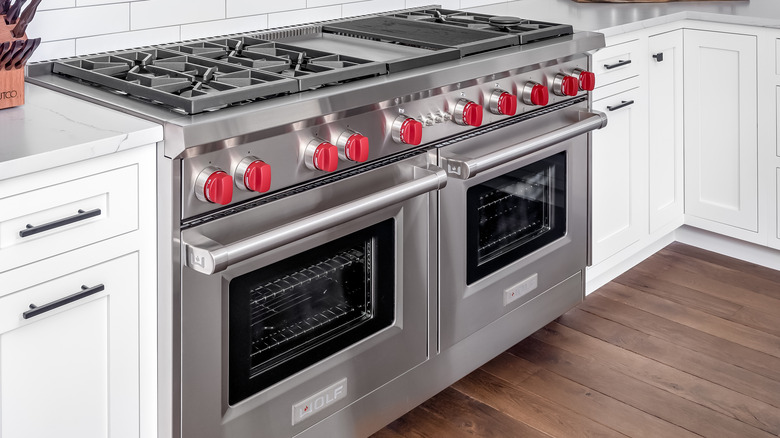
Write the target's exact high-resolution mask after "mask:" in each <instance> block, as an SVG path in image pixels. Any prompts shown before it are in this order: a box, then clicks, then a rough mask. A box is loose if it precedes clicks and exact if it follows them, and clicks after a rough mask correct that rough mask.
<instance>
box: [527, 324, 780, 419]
mask: <svg viewBox="0 0 780 438" xmlns="http://www.w3.org/2000/svg"><path fill="white" fill-rule="evenodd" d="M533 337H534V338H536V339H538V340H540V341H542V342H544V343H546V344H550V345H553V346H556V347H558V348H561V349H563V350H566V351H568V352H570V353H573V354H576V355H578V356H582V357H586V358H589V359H592V360H594V361H595V362H597V363H601V364H602V365H603V366H604V367H607V368H610V369H614V370H616V371H618V372H620V373H622V374H625V375H627V376H629V377H632V378H634V379H636V380H639V381H640V382H644V383H647V384H649V385H652V386H655V387H656V388H659V389H662V390H664V391H668V392H670V393H672V394H674V395H677V396H679V397H682V398H684V399H686V400H689V401H691V402H694V403H698V404H700V405H702V406H705V407H707V408H709V409H712V410H713V411H717V412H720V413H721V414H724V415H726V416H729V417H732V418H735V419H737V420H740V421H742V422H743V423H746V424H750V425H751V426H754V427H757V428H759V429H762V430H765V431H767V432H770V433H772V434H778V433H780V409H779V408H777V407H774V406H772V405H769V404H767V403H765V402H763V401H759V400H756V399H754V398H752V397H748V396H746V395H744V394H741V393H739V392H736V391H733V390H731V389H728V388H725V387H723V386H720V385H718V384H716V383H713V382H710V381H708V380H705V379H702V378H700V377H697V376H694V375H691V374H688V373H686V372H683V371H680V370H677V369H675V368H673V367H670V366H668V365H665V364H663V363H660V362H657V361H655V360H652V359H649V358H647V357H645V356H642V355H639V354H636V353H634V352H631V351H629V350H626V349H623V348H621V347H618V346H615V345H612V344H610V343H608V342H605V341H603V340H600V339H598V338H594V337H591V336H588V335H586V334H584V333H581V332H579V331H577V330H573V329H571V328H569V327H566V326H563V325H560V324H558V323H551V324H549V325H548V326H546V327H544V328H543V329H541V330H539V331H537V332H536V333H535V334H534V335H533Z"/></svg>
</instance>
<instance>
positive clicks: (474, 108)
mask: <svg viewBox="0 0 780 438" xmlns="http://www.w3.org/2000/svg"><path fill="white" fill-rule="evenodd" d="M453 120H454V121H455V123H457V124H459V125H468V126H480V125H481V124H482V107H481V106H479V105H477V104H476V103H474V102H472V101H470V100H466V99H460V100H459V101H458V103H457V104H455V111H454V114H453Z"/></svg>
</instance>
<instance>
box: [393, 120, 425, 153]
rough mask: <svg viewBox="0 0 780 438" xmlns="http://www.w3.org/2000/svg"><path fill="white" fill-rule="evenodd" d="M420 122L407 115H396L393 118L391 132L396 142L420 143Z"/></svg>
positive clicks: (415, 144)
mask: <svg viewBox="0 0 780 438" xmlns="http://www.w3.org/2000/svg"><path fill="white" fill-rule="evenodd" d="M422 128H423V125H422V123H420V122H418V121H417V120H414V119H413V118H411V117H407V116H398V117H396V118H395V120H393V126H392V129H391V131H392V134H393V140H395V142H396V143H403V144H409V145H412V146H418V145H419V144H420V143H422Z"/></svg>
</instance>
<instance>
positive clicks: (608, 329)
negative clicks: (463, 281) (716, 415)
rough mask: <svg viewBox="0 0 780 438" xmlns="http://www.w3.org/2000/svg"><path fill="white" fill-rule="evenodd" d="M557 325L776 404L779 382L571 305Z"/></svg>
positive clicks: (779, 394) (778, 401)
mask: <svg viewBox="0 0 780 438" xmlns="http://www.w3.org/2000/svg"><path fill="white" fill-rule="evenodd" d="M557 321H558V322H559V323H560V324H561V325H564V326H566V327H569V328H572V329H574V330H577V331H579V332H582V333H585V334H587V335H590V336H593V337H594V338H598V339H601V340H603V341H606V342H609V343H611V344H613V345H616V346H618V347H620V348H624V349H626V350H629V351H633V352H634V353H637V354H641V355H642V356H645V357H648V358H651V359H653V360H656V361H658V362H660V363H663V364H666V365H668V366H671V367H673V368H676V369H678V370H681V371H684V372H686V373H688V374H692V375H694V376H698V377H701V378H702V379H706V380H708V381H710V382H714V383H717V384H719V385H721V386H724V387H726V388H729V389H732V390H734V391H737V392H740V393H742V394H745V395H747V396H749V397H752V398H755V399H756V400H761V401H764V402H766V403H769V404H770V405H772V406H775V407H780V382H777V381H774V380H772V379H769V378H767V377H764V376H762V375H759V374H756V373H753V372H751V371H748V370H746V369H744V368H740V367H738V366H736V365H733V364H730V363H727V362H724V361H721V360H718V359H716V358H713V357H711V356H708V355H706V354H702V353H698V352H696V351H693V350H690V349H688V348H685V347H681V346H678V345H676V344H674V343H672V342H669V341H666V340H664V339H661V338H657V337H655V336H651V335H648V334H646V333H642V332H640V331H638V330H634V329H632V328H630V327H626V326H625V325H621V324H618V323H616V322H613V321H610V320H608V319H604V318H601V317H599V316H597V315H594V314H592V313H588V312H585V311H583V310H581V309H578V308H574V309H572V310H570V311H569V312H567V313H565V314H564V315H562V316H561V317H560V318H558V320H557Z"/></svg>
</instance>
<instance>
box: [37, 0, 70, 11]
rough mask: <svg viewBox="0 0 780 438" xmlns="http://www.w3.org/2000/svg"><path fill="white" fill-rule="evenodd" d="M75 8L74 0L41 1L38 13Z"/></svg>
mask: <svg viewBox="0 0 780 438" xmlns="http://www.w3.org/2000/svg"><path fill="white" fill-rule="evenodd" d="M74 6H76V0H43V1H41V4H40V5H38V10H39V11H45V10H47V9H63V8H72V7H74Z"/></svg>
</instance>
